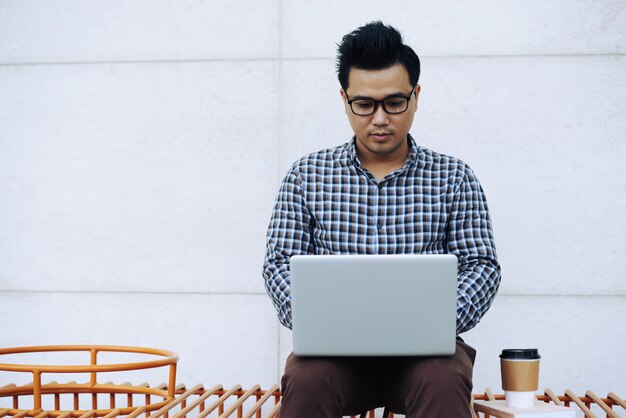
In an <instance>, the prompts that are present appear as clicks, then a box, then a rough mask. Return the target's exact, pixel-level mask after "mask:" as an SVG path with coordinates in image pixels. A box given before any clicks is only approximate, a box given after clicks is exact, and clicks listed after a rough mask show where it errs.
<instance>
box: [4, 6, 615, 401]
mask: <svg viewBox="0 0 626 418" xmlns="http://www.w3.org/2000/svg"><path fill="white" fill-rule="evenodd" d="M374 19H382V20H384V21H385V22H387V23H391V24H393V25H395V26H397V27H398V28H400V29H401V30H402V31H403V33H404V35H405V39H406V41H407V42H408V43H409V44H410V45H412V46H414V48H415V50H416V51H417V53H418V54H419V55H420V57H421V58H422V66H423V73H422V74H423V75H422V78H421V84H422V94H421V96H420V111H419V112H418V115H417V117H416V120H415V124H414V127H413V130H412V133H413V135H414V136H415V137H416V139H417V141H418V142H419V143H420V144H421V145H424V146H427V147H430V148H433V149H435V150H437V151H440V152H443V153H448V154H452V155H455V156H457V157H459V158H461V159H463V160H465V161H466V162H468V163H469V164H470V165H471V166H472V167H473V168H474V170H475V171H476V173H477V175H478V176H479V178H480V180H481V182H482V185H483V187H484V189H485V190H486V193H487V197H488V200H489V204H490V209H491V214H492V218H493V222H494V231H495V236H496V244H497V247H498V252H499V256H500V260H501V264H502V267H503V281H502V286H501V290H500V293H499V296H498V297H497V299H496V302H495V304H494V306H493V308H492V310H491V311H490V312H489V313H488V314H487V316H486V317H485V319H484V321H483V322H482V323H481V324H480V325H479V326H478V327H477V328H476V329H475V330H473V331H470V332H469V333H467V334H466V335H465V337H466V339H467V341H468V342H469V343H470V344H472V345H474V346H475V347H476V348H477V349H478V351H479V354H478V359H477V364H476V369H475V388H476V389H475V391H480V390H482V389H484V388H485V387H491V388H493V389H495V390H496V391H500V382H499V375H498V359H497V354H498V352H499V350H501V349H502V348H508V347H516V346H533V347H538V348H539V349H540V350H541V352H542V355H543V363H542V374H541V386H542V387H551V388H553V389H555V390H557V391H563V390H564V389H565V388H572V389H574V390H576V391H579V392H581V393H582V391H584V390H585V389H588V388H591V389H593V390H595V391H596V392H597V393H601V394H606V392H607V391H608V390H612V391H615V392H617V393H620V394H623V395H626V381H625V380H624V376H625V375H626V362H625V361H624V354H623V353H624V346H625V345H626V327H624V317H625V314H626V279H625V278H624V274H623V268H622V266H621V264H622V259H623V254H624V253H625V252H626V245H625V244H624V237H625V236H626V217H625V216H624V213H625V212H626V197H625V193H624V192H626V180H625V177H626V168H625V164H624V157H625V156H626V141H624V132H626V118H625V117H624V115H625V114H626V57H625V54H626V1H624V0H621V1H609V0H605V1H592V0H586V1H585V0H575V1H569V0H568V1H566V0H555V1H551V2H546V1H541V0H532V1H531V0H529V1H525V2H519V1H513V0H505V1H502V0H482V1H452V0H445V1H440V2H425V1H387V2H378V1H371V0H365V1H359V2H335V1H329V0H316V1H312V0H307V1H302V0H291V1H280V0H273V1H264V2H258V1H252V0H240V1H226V0H210V1H209V0H206V1H200V0H176V1H174V0H158V1H122V0H108V1H95V0H94V1H84V0H58V1H55V2H46V1H36V0H0V329H1V330H2V332H0V346H4V347H6V346H17V345H38V344H69V343H94V344H120V345H140V346H154V347H161V348H167V349H171V350H173V351H176V352H177V353H179V354H180V356H181V361H180V369H179V381H182V382H186V383H187V384H193V383H198V382H202V383H205V384H207V385H212V384H215V383H222V384H224V385H231V384H234V383H242V384H244V385H248V386H249V385H251V384H252V383H260V384H262V385H263V386H265V387H267V386H270V385H271V384H273V383H275V382H278V380H279V376H280V374H281V372H282V368H283V362H284V358H285V357H286V354H287V353H288V352H289V351H290V346H291V343H290V334H289V333H288V332H287V331H285V330H282V329H279V326H278V324H277V321H276V320H275V316H274V311H273V308H272V306H271V304H270V302H269V299H268V298H267V297H266V296H265V292H264V289H263V284H262V280H261V276H260V268H261V263H262V258H263V252H264V234H265V229H266V226H267V222H268V220H269V214H270V210H271V205H272V201H273V199H274V195H275V193H276V191H277V187H278V184H279V181H280V179H281V177H282V175H283V173H284V171H285V170H286V168H287V166H288V165H289V164H290V163H291V162H292V161H293V160H294V159H295V158H297V157H298V156H300V155H302V154H304V153H306V152H309V151H313V150H316V149H318V148H320V147H325V146H332V145H336V144H339V143H342V142H345V141H346V140H348V139H349V137H350V134H351V132H350V129H349V126H348V124H347V121H346V120H345V115H344V114H343V109H342V105H341V101H340V99H339V94H338V91H339V86H338V83H337V81H336V78H335V74H334V53H335V46H334V44H335V42H337V41H339V40H340V38H341V36H342V35H343V34H345V33H347V32H349V31H350V30H352V29H354V28H356V27H357V26H359V25H361V24H363V23H365V22H367V21H369V20H374ZM304 96H306V97H307V100H306V103H307V106H309V107H308V108H306V109H303V108H301V107H297V106H295V105H294V104H295V102H296V101H297V100H298V98H300V97H304ZM0 362H1V361H0ZM153 378H154V379H157V377H153ZM15 380H17V377H15V376H13V375H8V374H4V375H2V374H0V384H2V383H7V382H10V381H15ZM161 380H164V379H161ZM152 382H154V383H157V382H156V381H154V380H152Z"/></svg>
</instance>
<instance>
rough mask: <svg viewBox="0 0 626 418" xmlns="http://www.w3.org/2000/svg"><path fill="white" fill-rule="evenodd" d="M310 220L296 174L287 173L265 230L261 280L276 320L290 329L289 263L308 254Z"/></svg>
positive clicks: (295, 172) (293, 171) (292, 171)
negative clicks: (276, 313)
mask: <svg viewBox="0 0 626 418" xmlns="http://www.w3.org/2000/svg"><path fill="white" fill-rule="evenodd" d="M310 220H311V216H310V214H309V211H308V209H307V207H306V205H305V201H304V194H303V192H302V184H301V181H300V178H299V176H298V175H297V170H296V169H295V168H294V167H292V169H291V170H290V171H289V172H288V173H287V175H286V176H285V178H284V179H283V182H282V184H281V187H280V190H279V192H278V196H277V198H276V202H275V204H274V209H273V211H272V218H271V220H270V224H269V227H268V230H267V237H266V250H265V261H264V263H263V279H264V280H265V289H266V291H267V293H268V294H269V296H270V298H271V300H272V303H273V304H274V307H275V308H276V311H277V312H278V319H279V320H280V323H281V324H283V325H284V326H285V327H287V328H289V329H291V297H290V293H291V288H290V276H289V259H290V258H291V256H293V255H299V254H309V253H310V252H311V249H310V246H311V245H310V237H311V234H310Z"/></svg>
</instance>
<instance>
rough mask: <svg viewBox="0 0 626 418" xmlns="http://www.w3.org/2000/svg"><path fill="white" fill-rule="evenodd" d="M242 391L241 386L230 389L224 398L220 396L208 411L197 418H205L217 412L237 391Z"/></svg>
mask: <svg viewBox="0 0 626 418" xmlns="http://www.w3.org/2000/svg"><path fill="white" fill-rule="evenodd" d="M240 389H241V386H240V385H235V386H233V387H232V388H230V389H229V390H228V391H227V392H225V393H224V394H223V395H222V396H220V397H219V398H218V399H217V400H216V401H215V402H213V403H212V404H211V405H210V406H209V407H208V408H207V409H205V410H204V411H202V412H201V413H200V414H199V415H198V417H197V418H205V417H206V416H207V415H209V414H210V413H211V412H213V410H215V408H218V407H220V406H223V404H224V401H225V400H226V399H228V398H229V397H230V395H232V394H233V393H235V392H236V391H238V390H240Z"/></svg>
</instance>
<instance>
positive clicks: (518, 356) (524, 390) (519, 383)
mask: <svg viewBox="0 0 626 418" xmlns="http://www.w3.org/2000/svg"><path fill="white" fill-rule="evenodd" d="M540 358H541V356H539V350H537V349H536V348H523V349H518V348H514V349H506V350H502V353H501V354H500V371H501V373H502V389H504V397H505V400H506V406H508V407H510V408H531V407H532V406H533V405H534V404H535V392H536V391H537V389H539V359H540Z"/></svg>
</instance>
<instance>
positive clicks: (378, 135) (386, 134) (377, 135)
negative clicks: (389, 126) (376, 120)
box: [370, 132, 391, 139]
mask: <svg viewBox="0 0 626 418" xmlns="http://www.w3.org/2000/svg"><path fill="white" fill-rule="evenodd" d="M370 136H371V137H374V139H386V138H389V137H390V136H391V134H390V133H389V132H372V133H371V134H370Z"/></svg>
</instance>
